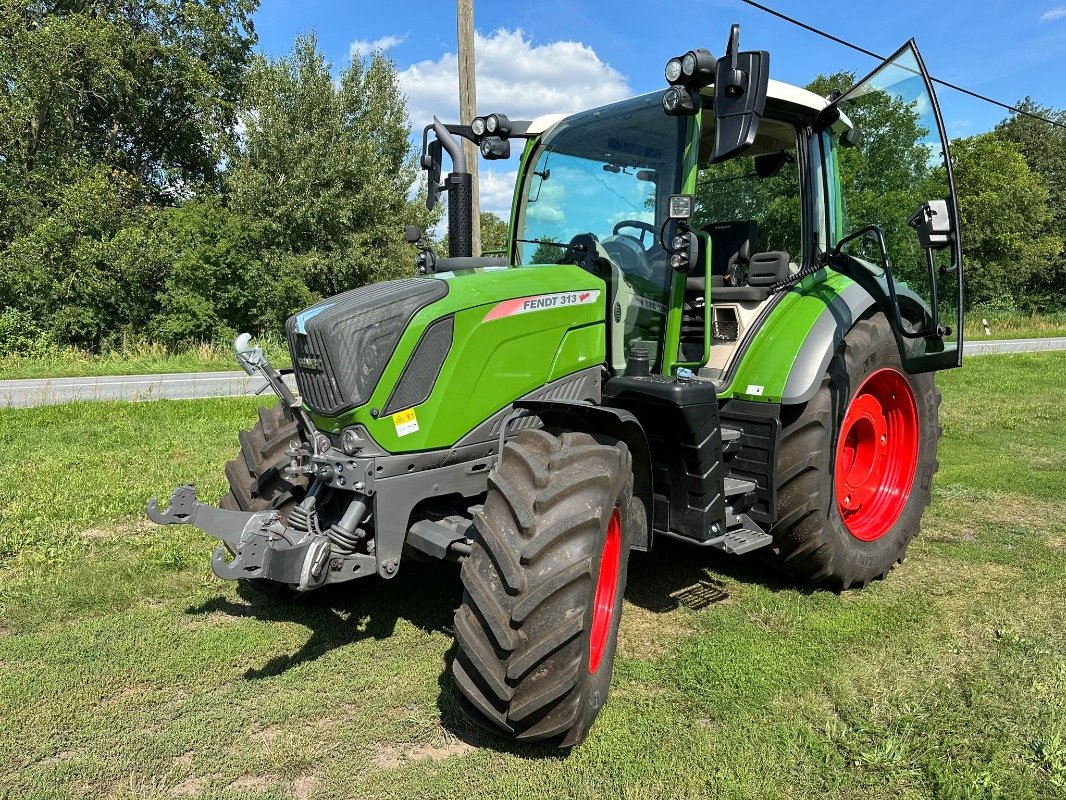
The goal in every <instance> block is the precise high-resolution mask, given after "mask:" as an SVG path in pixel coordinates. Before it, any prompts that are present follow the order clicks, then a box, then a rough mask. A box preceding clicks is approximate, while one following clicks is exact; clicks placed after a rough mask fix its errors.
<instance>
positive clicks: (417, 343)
mask: <svg viewBox="0 0 1066 800" xmlns="http://www.w3.org/2000/svg"><path fill="white" fill-rule="evenodd" d="M606 303H607V292H606V286H605V284H604V282H603V281H602V280H600V279H599V278H597V277H596V276H594V275H591V274H590V273H588V272H586V271H584V270H582V269H579V268H577V267H573V266H567V265H549V266H543V267H536V266H528V267H511V268H507V267H498V268H488V269H480V270H462V271H457V272H454V273H438V274H436V275H434V276H431V277H425V278H409V279H405V280H398V281H390V282H387V283H381V284H375V285H371V286H365V287H362V288H360V289H353V290H352V291H349V292H345V293H344V294H340V295H337V296H336V297H332V298H329V299H326V300H323V301H321V302H319V303H316V304H315V305H313V306H311V307H310V308H308V309H306V310H305V311H302V312H300V313H299V314H296V315H294V316H293V317H291V318H290V319H289V321H288V323H287V325H286V330H287V334H288V339H289V348H290V351H291V353H292V362H293V368H294V371H295V373H296V381H297V385H298V387H299V389H300V394H301V396H302V399H303V402H304V405H305V406H306V407H307V408H308V410H309V411H310V412H311V414H312V418H313V419H314V421H315V424H316V425H317V426H318V427H319V428H320V429H322V430H324V431H326V432H328V433H334V434H339V433H340V432H341V431H342V430H343V429H344V428H346V427H348V426H351V425H360V426H361V427H362V428H363V429H364V430H365V431H366V432H367V433H369V434H370V436H371V437H372V438H373V439H374V440H375V442H376V443H377V444H378V445H379V446H380V447H381V448H382V449H384V450H386V451H388V452H408V451H411V450H427V449H435V448H443V447H450V446H452V445H454V444H455V443H456V442H457V441H459V440H460V439H461V438H462V437H463V435H464V434H466V433H468V432H469V431H471V430H473V429H474V428H476V427H477V426H478V425H480V424H481V423H482V422H484V421H485V420H486V419H488V418H490V417H491V416H492V415H493V414H495V413H497V412H499V411H500V410H501V409H503V408H505V407H507V406H509V405H510V404H511V403H513V402H514V401H515V400H516V399H518V398H520V397H523V396H525V395H527V394H529V393H530V392H532V391H534V390H536V389H538V388H540V387H542V386H543V385H544V384H546V383H548V382H550V381H553V380H557V379H559V378H562V377H565V376H566V375H569V374H572V373H575V372H578V371H580V370H585V369H588V368H590V367H595V366H597V365H599V364H602V363H604V362H605V361H606V340H605V330H604V318H605V315H606Z"/></svg>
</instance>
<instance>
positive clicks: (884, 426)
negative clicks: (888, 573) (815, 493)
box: [834, 367, 919, 542]
mask: <svg viewBox="0 0 1066 800" xmlns="http://www.w3.org/2000/svg"><path fill="white" fill-rule="evenodd" d="M918 445H919V430H918V409H917V405H916V404H915V401H914V392H913V391H912V390H911V387H910V383H909V382H908V381H907V378H906V377H905V376H904V375H903V373H901V372H900V371H899V370H896V369H893V368H890V367H886V368H883V369H879V370H877V371H876V372H874V373H872V374H871V375H869V376H868V377H867V378H866V380H864V381H863V382H862V384H861V385H860V386H859V388H858V390H857V391H856V392H855V395H854V397H852V399H851V403H849V405H848V409H847V411H846V412H845V414H844V422H843V424H842V425H841V428H840V437H839V439H838V440H837V449H836V462H835V463H836V467H835V480H834V488H835V490H836V499H837V509H838V510H839V512H840V517H841V519H842V520H843V521H844V526H845V527H846V528H847V529H848V531H849V532H850V533H851V535H852V536H854V537H855V538H856V539H860V540H862V541H864V542H871V541H874V540H875V539H879V538H880V537H882V536H884V535H885V533H887V532H888V530H889V529H890V528H891V527H892V525H893V524H895V522H896V520H897V519H899V515H900V514H901V513H902V512H903V507H904V506H905V505H906V504H907V498H908V497H909V496H910V492H911V488H912V486H913V484H914V475H915V472H916V470H917V466H918Z"/></svg>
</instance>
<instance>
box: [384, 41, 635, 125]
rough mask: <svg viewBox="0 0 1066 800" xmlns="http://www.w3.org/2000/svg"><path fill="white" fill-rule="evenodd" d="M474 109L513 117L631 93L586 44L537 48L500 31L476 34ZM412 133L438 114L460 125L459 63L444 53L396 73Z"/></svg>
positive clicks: (558, 110) (602, 101)
mask: <svg viewBox="0 0 1066 800" xmlns="http://www.w3.org/2000/svg"><path fill="white" fill-rule="evenodd" d="M474 39H475V41H474V58H475V62H476V66H475V70H476V79H477V87H476V91H477V109H478V111H479V112H480V113H491V112H494V111H499V112H502V113H504V114H507V116H509V117H511V119H533V118H535V117H538V116H540V115H541V114H550V113H570V112H574V111H579V110H580V109H583V108H591V107H594V106H598V105H603V104H605V103H610V102H613V101H615V100H620V99H622V98H623V97H628V96H629V95H631V94H632V90H631V89H630V88H629V85H628V83H627V82H626V79H625V76H624V75H622V73H620V72H619V71H618V70H616V69H615V68H614V67H612V66H611V65H610V64H606V63H604V62H603V61H602V60H600V57H599V56H597V55H596V52H595V51H594V50H593V49H592V48H591V47H589V46H588V45H586V44H583V43H581V42H574V41H561V42H550V43H547V44H535V43H534V42H533V40H532V38H531V37H528V36H527V35H526V34H525V33H524V32H523V31H521V30H507V29H505V28H501V29H499V30H496V31H493V32H492V33H490V34H489V35H488V36H483V35H482V34H480V33H475V36H474ZM399 79H400V85H401V86H402V87H403V90H404V93H405V94H406V95H407V100H408V113H409V114H410V115H411V123H412V126H413V127H414V129H415V130H416V131H417V130H421V128H422V127H423V126H424V125H426V124H428V123H429V122H430V121H432V119H433V115H434V114H436V115H437V116H438V117H440V118H441V119H445V120H447V121H459V85H458V84H459V78H458V59H457V56H456V54H455V53H445V54H444V55H442V56H441V57H440V58H438V59H437V60H435V61H432V60H427V61H420V62H418V63H417V64H412V65H411V66H410V67H408V68H407V69H405V70H403V71H401V72H400V73H399Z"/></svg>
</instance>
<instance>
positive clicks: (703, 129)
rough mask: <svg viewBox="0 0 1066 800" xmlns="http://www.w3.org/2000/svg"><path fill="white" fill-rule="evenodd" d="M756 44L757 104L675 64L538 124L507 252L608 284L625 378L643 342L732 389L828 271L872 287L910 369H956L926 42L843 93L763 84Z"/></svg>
mask: <svg viewBox="0 0 1066 800" xmlns="http://www.w3.org/2000/svg"><path fill="white" fill-rule="evenodd" d="M735 47H736V42H735V41H734V40H733V39H732V38H731V42H730V48H733V49H735ZM688 55H690V56H698V57H697V58H693V59H692V60H693V61H699V60H700V58H702V59H704V60H705V59H706V58H707V57H709V54H707V51H692V52H691V53H690V54H688ZM746 55H747V56H751V57H749V58H747V60H746V61H745V59H744V58H743V57H744V56H746ZM757 55H759V54H757V53H756V54H744V53H740V54H739V56H741V57H742V58H741V65H746V66H747V68H748V71H749V80H748V81H747V84H746V86H747V88H746V89H745V90H744V91H745V93H746V96H751V95H754V94H760V93H761V94H760V96H759V97H752V100H751V102H750V103H749V106H750V107H749V108H748V109H747V110H746V111H744V110H742V111H741V112H736V111H735V110H733V111H731V110H730V108H729V107H726V108H723V106H724V105H725V104H726V103H727V102H728V101H729V100H730V98H729V97H728V96H724V93H723V91H721V90H720V88H719V87H718V86H717V85H715V84H711V85H701V83H703V82H704V81H705V80H707V78H704V81H701V80H700V79H699V75H700V71H699V67H698V66H697V68H696V69H695V70H694V73H695V75H696V77H695V78H694V84H693V83H691V82H690V83H688V84H686V83H684V81H683V78H684V73H683V72H681V71H679V68H674V69H671V65H668V68H667V77H668V79H670V78H671V75H674V85H672V86H670V87H669V88H668V89H665V90H663V91H659V92H653V93H650V94H647V95H643V96H640V97H636V98H631V99H628V100H624V101H622V102H619V103H615V104H612V105H609V106H606V107H603V108H598V109H593V110H591V111H586V112H582V113H579V114H575V115H572V116H569V117H565V118H559V117H551V118H544V119H540V120H536V121H534V122H532V123H529V124H528V126H527V128H526V129H525V131H524V133H525V135H526V136H527V137H528V138H530V140H531V141H530V144H529V145H528V148H527V151H526V155H525V157H524V159H523V170H522V171H521V172H520V178H519V187H518V192H517V197H518V200H519V202H518V204H517V207H516V209H515V211H514V215H513V223H514V226H513V233H512V237H513V238H512V241H511V249H510V252H509V258H508V262H509V263H510V265H512V266H526V265H540V264H556V263H559V264H562V263H576V264H578V265H579V266H582V267H583V268H585V269H586V270H588V271H590V272H593V273H594V274H597V275H599V276H600V277H601V278H603V279H604V280H605V282H606V283H607V284H608V286H609V291H608V297H607V303H606V306H605V317H606V321H607V325H608V336H607V338H608V347H609V357H608V361H609V364H610V366H611V368H612V369H613V370H614V371H616V372H621V371H623V370H625V369H626V365H627V361H628V359H629V355H630V353H631V352H632V351H633V350H634V349H636V350H638V352H639V353H640V354H641V358H644V355H643V354H644V353H647V354H648V358H649V361H650V363H651V366H652V370H653V371H654V372H659V373H661V374H664V375H673V374H675V373H676V372H677V370H678V369H687V370H689V371H691V372H692V373H693V375H694V377H695V378H696V379H707V380H711V381H714V382H715V383H716V384H717V385H718V387H719V388H720V389H726V388H727V387H728V386H729V385H730V384H731V382H732V378H733V377H734V372H735V370H734V367H736V366H738V363H739V357H740V356H741V355H742V353H743V351H744V344H745V341H746V339H747V338H748V334H751V333H754V332H755V330H756V329H758V328H759V326H760V325H759V323H760V320H762V319H763V318H764V317H765V315H766V314H767V312H768V310H769V309H770V308H771V307H772V306H773V305H775V304H776V303H777V302H779V301H781V300H782V298H783V297H784V296H785V294H786V293H787V290H789V289H791V288H792V287H793V286H796V285H797V284H799V283H800V282H801V281H803V280H804V279H805V278H809V277H811V276H816V275H817V276H818V279H820V278H824V277H826V272H825V270H826V269H831V270H832V271H833V272H834V273H839V274H843V275H847V276H848V277H849V278H851V279H852V280H854V281H855V282H857V283H860V284H861V285H863V286H864V287H865V289H866V291H867V292H868V293H869V294H872V295H873V296H874V297H875V298H876V299H877V300H878V303H879V305H880V306H881V309H882V311H883V312H884V313H885V314H886V316H887V317H888V319H889V320H890V322H891V323H892V326H893V332H894V335H895V338H896V341H897V345H898V347H899V350H900V354H901V359H902V360H903V363H904V366H905V367H906V368H907V370H908V371H912V372H922V371H929V370H934V369H942V368H945V367H950V366H957V365H958V364H959V363H960V359H961V346H960V339H961V329H962V315H961V263H960V249H959V246H958V236H957V231H958V221H957V211H956V206H955V198H954V185H953V180H952V176H951V164H950V161H949V160H948V159H947V158H946V156H945V154H946V153H947V147H946V139H945V137H944V135H943V124H942V121H941V119H940V113H939V108H938V106H937V103H936V98H935V95H934V94H933V93H932V90H931V87H930V86H929V82H928V76H927V75H926V73H925V71H924V67H923V66H922V65H921V60H920V56H919V55H918V52H917V49H916V48H915V47H914V45H913V43H912V42H910V43H908V44H907V45H905V46H904V47H903V48H901V50H900V51H899V52H898V53H897V54H896V55H895V56H893V58H892V59H889V60H888V61H886V62H885V63H884V64H883V65H881V67H879V68H878V69H877V70H875V71H874V73H872V74H871V75H870V76H869V77H868V78H866V79H865V80H864V81H862V82H860V83H859V84H858V85H856V86H855V87H852V88H850V89H848V87H837V89H836V90H835V91H834V93H833V95H832V96H831V97H832V99H829V98H824V97H820V96H818V95H816V94H814V93H812V92H809V91H806V90H804V89H800V88H798V87H794V86H790V85H787V84H783V83H780V82H777V81H772V80H768V79H765V67H764V66H763V65H762V64H761V62H758V60H757V59H754V56H757ZM674 62H682V63H683V62H684V58H683V57H679V58H678V59H672V60H671V64H673V63H674ZM718 63H720V64H725V65H727V66H728V65H729V63H730V62H728V61H726V60H725V59H723V60H722V61H720V62H718ZM716 72H717V70H716V69H715V68H705V69H704V73H705V74H707V75H713V74H716ZM752 74H754V77H751V75H752ZM760 76H761V77H762V78H763V79H764V80H763V81H762V85H759V81H758V78H759V77H760ZM845 89H847V92H846V93H843V94H842V93H841V92H842V90H845ZM679 96H680V100H679V99H678V97H679ZM738 116H739V117H740V118H742V120H741V121H740V122H738ZM679 196H687V198H688V199H689V202H688V203H687V209H688V210H687V211H686V212H685V214H684V215H681V216H677V215H674V214H672V210H671V204H672V203H676V202H677V201H678V199H679ZM682 205H686V203H682ZM930 220H935V221H936V223H937V224H939V225H940V229H939V230H940V233H939V235H934V236H933V237H932V238H930V236H929V234H928V232H927V229H928V225H929V224H930V223H929V221H930ZM922 225H924V226H925V227H924V228H922V227H921V226H922ZM745 388H746V387H745Z"/></svg>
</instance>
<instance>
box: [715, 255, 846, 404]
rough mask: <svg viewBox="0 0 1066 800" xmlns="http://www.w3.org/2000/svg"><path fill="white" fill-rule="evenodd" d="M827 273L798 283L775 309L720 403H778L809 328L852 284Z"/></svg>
mask: <svg viewBox="0 0 1066 800" xmlns="http://www.w3.org/2000/svg"><path fill="white" fill-rule="evenodd" d="M827 272H828V274H826V273H823V272H819V273H816V274H814V275H812V276H810V277H808V278H805V279H804V280H802V281H800V283H798V284H796V286H794V287H793V288H792V289H791V290H790V291H789V292H787V293H786V294H785V296H784V297H782V298H781V300H780V301H779V302H778V303H777V305H776V306H774V308H773V309H772V310H771V311H770V313H769V315H768V316H767V317H766V319H765V320H763V323H762V325H760V326H759V329H758V330H757V331H756V332H755V338H754V339H753V340H752V342H751V344H750V345H749V346H748V348H747V350H746V351H745V352H744V353H743V356H742V359H741V362H740V364H739V365H738V366H737V368H736V370H735V371H734V373H733V379H732V380H731V381H730V382H729V385H728V386H726V387H725V388H724V389H723V390H722V391H720V392H719V393H718V396H719V398H720V399H727V398H731V397H735V398H739V399H742V400H755V401H760V402H765V403H779V402H781V398H782V395H783V393H784V388H785V383H786V381H787V380H788V376H789V373H790V372H791V371H792V366H793V364H794V363H795V361H796V357H797V355H798V354H799V352H800V348H801V347H802V346H803V344H804V342H806V341H807V337H808V335H809V334H810V331H811V328H812V327H813V326H814V324H815V322H816V321H817V320H818V318H819V317H820V316H821V315H822V314H824V313H825V310H826V308H827V307H828V306H829V304H830V303H831V302H832V301H833V299H834V298H835V297H836V296H837V295H838V294H839V293H840V292H842V291H843V290H844V289H845V288H847V287H848V286H850V285H851V284H852V283H854V281H852V279H851V278H849V277H847V276H846V275H842V274H840V273H839V272H834V271H832V270H829V271H827ZM749 389H752V390H753V391H750V392H749Z"/></svg>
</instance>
